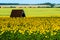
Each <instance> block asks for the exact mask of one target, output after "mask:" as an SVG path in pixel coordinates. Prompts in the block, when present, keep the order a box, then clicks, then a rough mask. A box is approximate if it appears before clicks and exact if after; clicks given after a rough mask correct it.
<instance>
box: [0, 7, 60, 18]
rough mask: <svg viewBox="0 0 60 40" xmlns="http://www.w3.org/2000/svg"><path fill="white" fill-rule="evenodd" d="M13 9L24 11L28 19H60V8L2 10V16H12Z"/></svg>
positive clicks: (0, 9)
mask: <svg viewBox="0 0 60 40" xmlns="http://www.w3.org/2000/svg"><path fill="white" fill-rule="evenodd" d="M12 9H18V10H19V9H23V10H24V11H25V14H26V17H50V16H59V17H60V8H0V16H10V14H11V11H12Z"/></svg>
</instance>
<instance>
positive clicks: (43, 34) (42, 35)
mask: <svg viewBox="0 0 60 40" xmlns="http://www.w3.org/2000/svg"><path fill="white" fill-rule="evenodd" d="M0 40H60V17H22V18H19V17H18V18H10V17H0Z"/></svg>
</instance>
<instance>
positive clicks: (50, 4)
mask: <svg viewBox="0 0 60 40" xmlns="http://www.w3.org/2000/svg"><path fill="white" fill-rule="evenodd" d="M0 5H42V8H53V7H56V8H60V6H56V5H60V4H52V3H39V4H19V3H0ZM43 5H49V6H43ZM0 8H1V7H0ZM11 8H12V6H11ZM14 8H15V7H14ZM30 8H31V7H30ZM37 8H41V6H38V7H37Z"/></svg>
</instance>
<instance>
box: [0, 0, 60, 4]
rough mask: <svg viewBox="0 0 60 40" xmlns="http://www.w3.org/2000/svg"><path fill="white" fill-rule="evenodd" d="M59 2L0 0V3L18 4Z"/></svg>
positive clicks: (49, 0) (56, 0)
mask: <svg viewBox="0 0 60 40" xmlns="http://www.w3.org/2000/svg"><path fill="white" fill-rule="evenodd" d="M45 2H50V3H56V4H58V3H60V0H0V3H20V4H37V3H45Z"/></svg>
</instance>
